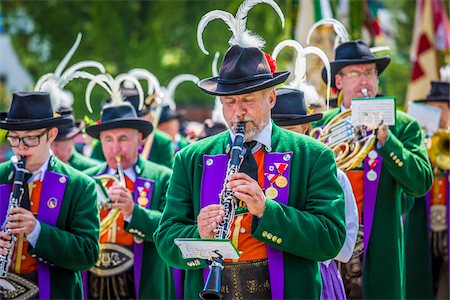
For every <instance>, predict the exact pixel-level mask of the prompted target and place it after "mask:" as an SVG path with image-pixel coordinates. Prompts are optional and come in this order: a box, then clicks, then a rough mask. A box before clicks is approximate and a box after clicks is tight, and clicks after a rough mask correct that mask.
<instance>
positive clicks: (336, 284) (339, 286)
mask: <svg viewBox="0 0 450 300" xmlns="http://www.w3.org/2000/svg"><path fill="white" fill-rule="evenodd" d="M319 265H320V274H321V275H322V294H321V297H320V299H322V300H328V299H335V300H345V299H347V297H346V296H345V290H344V283H343V282H342V278H341V274H340V273H339V270H338V268H337V266H336V263H335V262H334V260H332V261H331V262H330V264H329V265H328V266H326V265H325V264H323V263H319Z"/></svg>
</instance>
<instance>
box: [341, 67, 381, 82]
mask: <svg viewBox="0 0 450 300" xmlns="http://www.w3.org/2000/svg"><path fill="white" fill-rule="evenodd" d="M339 74H340V75H341V76H347V77H348V79H350V80H353V81H356V80H358V79H360V78H361V76H363V75H364V76H366V78H368V79H372V78H373V77H374V76H376V75H378V70H377V69H375V68H373V69H368V70H364V71H363V72H359V71H352V72H348V73H347V74H344V73H343V72H339Z"/></svg>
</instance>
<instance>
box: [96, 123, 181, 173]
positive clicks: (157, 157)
mask: <svg viewBox="0 0 450 300" xmlns="http://www.w3.org/2000/svg"><path fill="white" fill-rule="evenodd" d="M91 158H93V159H96V160H100V161H105V156H104V155H103V150H102V143H101V142H100V140H98V143H97V144H95V146H94V149H92V154H91ZM149 160H150V161H152V162H154V163H157V164H160V165H163V166H166V167H168V168H172V165H173V149H172V139H171V138H170V136H168V135H167V134H166V133H164V132H162V131H160V130H158V129H156V131H155V136H154V139H153V145H152V150H151V151H150V159H149Z"/></svg>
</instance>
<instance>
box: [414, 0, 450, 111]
mask: <svg viewBox="0 0 450 300" xmlns="http://www.w3.org/2000/svg"><path fill="white" fill-rule="evenodd" d="M413 30H414V31H413V42H412V45H411V51H410V56H411V62H412V70H411V78H410V82H409V86H408V93H407V96H406V101H405V106H406V107H407V105H408V102H409V101H411V100H416V99H423V98H425V97H426V95H427V93H428V91H429V89H430V82H431V81H432V80H438V78H439V62H438V53H437V50H449V49H450V47H449V24H448V19H447V14H446V12H445V9H444V6H443V4H442V2H441V0H417V2H416V12H415V20H414V29H413Z"/></svg>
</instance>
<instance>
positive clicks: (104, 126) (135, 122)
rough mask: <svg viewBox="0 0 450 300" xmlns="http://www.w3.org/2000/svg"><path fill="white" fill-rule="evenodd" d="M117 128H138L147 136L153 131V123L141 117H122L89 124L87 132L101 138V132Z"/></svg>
mask: <svg viewBox="0 0 450 300" xmlns="http://www.w3.org/2000/svg"><path fill="white" fill-rule="evenodd" d="M117 128H132V129H136V130H137V131H139V132H140V133H142V135H143V137H144V138H146V137H147V136H148V135H149V134H150V133H151V132H152V131H153V125H152V123H150V122H148V121H145V120H139V119H120V120H117V121H107V122H103V123H100V124H97V125H92V126H89V127H87V128H86V133H87V134H88V135H90V136H91V137H93V138H96V139H98V138H100V132H102V131H106V130H110V129H117Z"/></svg>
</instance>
